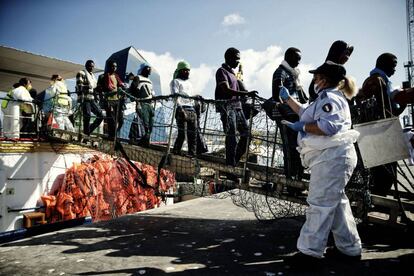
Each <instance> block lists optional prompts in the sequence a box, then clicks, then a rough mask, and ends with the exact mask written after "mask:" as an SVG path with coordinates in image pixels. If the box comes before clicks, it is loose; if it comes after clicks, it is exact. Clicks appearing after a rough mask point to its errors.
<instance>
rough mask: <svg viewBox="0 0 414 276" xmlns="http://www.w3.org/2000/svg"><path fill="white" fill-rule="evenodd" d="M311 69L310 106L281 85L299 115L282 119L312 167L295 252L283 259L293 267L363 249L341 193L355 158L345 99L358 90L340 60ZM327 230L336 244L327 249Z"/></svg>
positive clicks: (353, 256) (350, 256)
mask: <svg viewBox="0 0 414 276" xmlns="http://www.w3.org/2000/svg"><path fill="white" fill-rule="evenodd" d="M309 72H310V73H312V74H314V78H313V80H314V81H315V91H317V93H318V97H317V99H316V100H315V101H314V102H312V103H311V104H310V105H309V106H306V105H301V104H300V103H298V102H297V101H296V100H294V99H293V98H292V97H291V96H290V95H289V91H288V90H287V89H286V88H284V87H281V89H280V97H281V98H282V99H283V100H284V101H285V102H286V103H287V104H288V105H289V106H290V107H291V108H292V109H293V110H294V111H295V112H296V113H298V115H299V121H297V122H287V121H284V122H283V123H284V124H286V125H287V126H288V127H290V128H292V129H293V130H295V131H298V132H299V135H298V151H299V153H300V156H301V161H302V164H303V166H304V167H307V168H309V169H310V170H311V177H310V183H309V193H308V198H307V202H308V204H309V207H308V209H307V214H306V221H305V223H304V225H303V226H302V229H301V232H300V236H299V239H298V241H297V248H298V250H299V252H298V253H297V254H295V255H293V256H291V257H289V258H287V260H286V262H287V263H288V264H290V265H291V267H292V268H293V267H294V266H296V265H297V266H300V267H302V268H304V267H312V268H316V267H318V265H320V264H321V260H322V258H323V257H324V256H325V259H329V258H335V259H341V260H352V261H355V260H360V259H361V251H362V249H361V248H362V247H361V239H360V237H359V234H358V231H357V228H356V223H355V219H354V217H353V215H352V211H351V207H350V204H349V200H348V198H347V196H346V194H345V185H346V184H347V182H348V180H349V179H350V177H351V175H352V172H353V170H354V168H355V166H356V163H357V155H356V151H355V148H354V145H353V144H354V143H355V142H356V139H357V138H358V136H359V133H358V132H357V131H356V130H353V129H351V114H350V110H349V106H348V103H347V98H351V97H352V96H354V94H355V92H356V87H355V83H354V81H353V80H352V79H350V78H349V77H347V76H346V70H345V68H344V67H343V66H342V65H339V64H336V63H333V62H331V61H327V62H325V63H324V64H323V65H321V66H319V67H318V68H317V69H315V70H311V71H309ZM331 231H332V233H333V237H334V240H335V247H332V248H327V249H326V245H327V241H328V236H329V233H330V232H331ZM325 249H326V252H325ZM306 264H310V266H306Z"/></svg>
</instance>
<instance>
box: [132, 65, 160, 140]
mask: <svg viewBox="0 0 414 276" xmlns="http://www.w3.org/2000/svg"><path fill="white" fill-rule="evenodd" d="M151 70H152V68H151V66H150V65H149V64H148V63H146V62H144V63H142V64H141V65H140V67H139V69H138V72H137V76H136V77H134V79H133V81H132V84H131V86H130V88H129V92H130V94H131V95H132V96H134V97H135V98H136V113H137V116H138V117H139V119H140V120H138V121H140V122H142V125H143V128H144V129H143V130H144V133H142V136H141V137H140V140H139V144H140V145H142V146H148V145H149V143H150V138H151V132H152V127H153V124H154V107H153V103H152V102H150V101H149V100H151V99H152V97H154V96H155V92H154V89H153V86H152V81H151V80H150V79H149V76H150V75H151ZM136 132H137V127H136V125H134V124H132V126H131V131H130V139H136V138H138V136H140V135H138V133H136Z"/></svg>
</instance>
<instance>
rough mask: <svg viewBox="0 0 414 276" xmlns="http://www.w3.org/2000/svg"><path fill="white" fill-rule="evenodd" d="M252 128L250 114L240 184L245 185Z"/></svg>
mask: <svg viewBox="0 0 414 276" xmlns="http://www.w3.org/2000/svg"><path fill="white" fill-rule="evenodd" d="M255 99H256V97H253V101H252V109H253V107H254V102H255ZM251 112H252V110H250V113H251ZM252 127H253V114H252V113H251V114H250V120H249V135H248V136H247V145H246V160H245V162H244V166H243V181H242V183H244V184H246V181H245V180H246V169H247V160H248V159H249V144H250V136H251V134H252Z"/></svg>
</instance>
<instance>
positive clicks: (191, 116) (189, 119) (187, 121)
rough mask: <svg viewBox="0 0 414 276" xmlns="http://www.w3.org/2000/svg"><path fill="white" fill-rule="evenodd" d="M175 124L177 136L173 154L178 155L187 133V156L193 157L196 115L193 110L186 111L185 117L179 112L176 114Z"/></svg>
mask: <svg viewBox="0 0 414 276" xmlns="http://www.w3.org/2000/svg"><path fill="white" fill-rule="evenodd" d="M175 119H176V123H177V128H178V135H177V138H176V140H175V143H174V148H173V152H175V153H180V152H181V148H182V147H183V143H184V140H185V133H186V132H187V145H188V154H189V155H195V154H196V152H197V130H198V126H197V114H196V112H195V110H194V109H186V110H185V115H184V112H183V111H181V110H177V112H176V116H175Z"/></svg>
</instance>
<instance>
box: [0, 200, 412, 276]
mask: <svg viewBox="0 0 414 276" xmlns="http://www.w3.org/2000/svg"><path fill="white" fill-rule="evenodd" d="M303 221H304V218H303V217H300V218H296V219H280V220H274V221H271V222H262V221H258V220H257V219H256V218H255V216H254V214H253V213H252V212H248V211H247V210H245V209H244V208H241V207H237V206H236V205H234V204H233V202H232V200H231V199H230V198H228V197H227V198H224V199H218V198H210V197H209V198H207V197H206V198H198V199H193V200H189V201H185V202H181V203H178V204H174V205H171V206H164V207H160V208H157V209H153V210H149V211H145V212H141V213H137V214H134V215H127V216H124V217H120V218H117V219H114V220H111V221H102V222H97V223H93V224H89V225H83V226H78V227H74V228H67V229H64V230H60V231H56V232H51V233H48V234H44V235H41V236H35V237H31V238H26V239H24V240H18V241H15V242H10V243H6V244H2V245H0V275H164V274H168V275H267V276H270V275H354V276H356V275H412V271H413V263H414V238H413V232H412V231H411V232H410V231H408V230H407V229H395V228H390V227H385V226H379V225H360V226H359V231H360V235H361V239H362V241H363V247H364V248H363V255H362V261H361V262H359V263H357V264H353V265H350V264H347V263H342V262H335V261H331V262H325V264H324V266H323V268H322V269H321V270H319V271H316V272H307V271H306V269H305V271H304V272H295V271H292V268H290V267H289V266H287V265H286V264H285V263H284V261H283V258H284V257H286V256H289V255H292V254H293V253H294V252H295V251H296V239H297V237H298V234H299V231H300V227H301V225H302V223H303Z"/></svg>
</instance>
